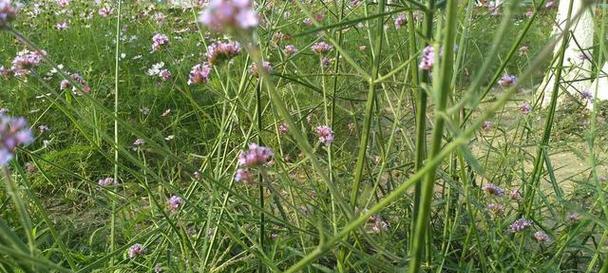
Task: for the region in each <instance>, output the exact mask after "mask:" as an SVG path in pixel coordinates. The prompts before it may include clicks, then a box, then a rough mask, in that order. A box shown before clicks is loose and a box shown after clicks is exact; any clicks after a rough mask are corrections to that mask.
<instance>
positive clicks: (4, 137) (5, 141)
mask: <svg viewBox="0 0 608 273" xmlns="http://www.w3.org/2000/svg"><path fill="white" fill-rule="evenodd" d="M33 141H34V137H33V136H32V131H31V130H30V127H29V126H28V124H27V121H26V120H25V118H22V117H9V116H5V115H4V114H2V115H0V165H6V164H7V163H8V162H9V161H11V159H13V155H14V152H15V149H16V148H17V146H19V145H28V144H30V143H32V142H33Z"/></svg>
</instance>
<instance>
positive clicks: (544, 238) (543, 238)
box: [533, 230, 551, 243]
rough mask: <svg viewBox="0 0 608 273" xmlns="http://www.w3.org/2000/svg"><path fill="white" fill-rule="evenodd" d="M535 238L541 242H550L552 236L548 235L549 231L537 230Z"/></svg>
mask: <svg viewBox="0 0 608 273" xmlns="http://www.w3.org/2000/svg"><path fill="white" fill-rule="evenodd" d="M533 237H534V240H536V241H537V242H539V243H546V242H549V241H550V240H551V238H549V235H547V233H545V232H544V231H540V230H539V231H537V232H534V235H533Z"/></svg>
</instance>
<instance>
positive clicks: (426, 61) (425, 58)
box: [418, 45, 435, 71]
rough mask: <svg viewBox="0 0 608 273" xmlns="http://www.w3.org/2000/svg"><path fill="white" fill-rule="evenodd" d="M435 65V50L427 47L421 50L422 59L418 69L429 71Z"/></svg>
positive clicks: (429, 46)
mask: <svg viewBox="0 0 608 273" xmlns="http://www.w3.org/2000/svg"><path fill="white" fill-rule="evenodd" d="M434 63H435V49H434V48H433V46H431V45H428V46H426V47H425V48H424V49H423V50H422V58H421V60H420V65H418V67H419V68H420V69H422V70H426V71H430V70H431V69H433V64H434Z"/></svg>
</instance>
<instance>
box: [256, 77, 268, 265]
mask: <svg viewBox="0 0 608 273" xmlns="http://www.w3.org/2000/svg"><path fill="white" fill-rule="evenodd" d="M258 67H259V68H260V70H262V69H263V66H258ZM261 81H262V78H260V80H259V82H258V84H257V86H256V89H255V97H256V101H257V104H256V119H257V123H258V144H259V145H263V142H262V130H263V129H264V128H263V127H262V126H263V122H262V83H261ZM258 186H259V190H260V197H259V198H260V208H262V211H261V212H260V238H258V239H259V242H260V249H261V250H262V252H263V251H264V245H265V241H266V239H265V238H266V231H265V222H266V220H265V215H264V212H263V210H264V177H263V175H262V174H261V173H260V174H259V175H258ZM263 271H264V268H263V265H262V264H261V263H260V268H259V270H258V272H263Z"/></svg>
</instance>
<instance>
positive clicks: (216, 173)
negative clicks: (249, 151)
mask: <svg viewBox="0 0 608 273" xmlns="http://www.w3.org/2000/svg"><path fill="white" fill-rule="evenodd" d="M349 2H350V1H308V2H307V3H302V2H300V1H296V3H290V2H289V1H257V4H256V8H257V11H258V13H259V14H260V16H261V18H263V21H264V22H266V23H264V24H262V25H261V26H260V27H258V28H257V29H256V30H255V32H254V33H253V34H254V35H251V36H246V35H245V36H238V35H235V36H233V37H230V35H226V34H218V33H212V32H210V31H209V30H208V29H206V27H205V26H202V25H197V24H196V16H197V13H198V11H199V10H200V8H196V9H194V10H180V9H174V8H170V7H169V6H168V5H166V4H162V3H148V2H147V1H141V2H135V1H122V6H121V9H120V10H121V12H120V16H121V17H120V20H121V21H120V24H118V22H117V16H118V15H119V13H118V6H117V5H115V4H114V3H112V7H113V8H114V10H113V13H112V15H111V16H109V17H105V18H104V17H101V16H99V15H98V14H97V10H98V9H99V6H97V5H95V4H94V3H89V2H86V1H77V0H74V1H72V3H70V5H69V6H68V7H67V8H65V9H64V10H63V11H62V9H61V8H60V7H59V6H58V5H57V4H56V3H55V2H54V1H53V2H48V3H46V2H45V3H46V4H45V5H43V6H41V7H40V9H41V11H42V12H41V13H40V14H39V15H37V16H35V17H34V16H31V15H29V12H31V11H32V9H33V6H32V3H27V4H26V5H25V7H24V8H23V9H22V10H21V11H20V13H19V16H18V18H17V20H16V21H14V22H13V24H12V25H11V28H10V29H6V30H4V31H0V41H3V42H4V43H3V46H2V47H0V66H2V65H3V66H5V67H10V65H11V64H10V62H11V60H12V59H13V57H14V56H15V54H16V53H17V52H19V51H21V50H23V49H25V48H28V47H30V48H31V47H34V46H35V47H39V48H42V49H44V50H46V51H47V52H48V59H47V60H46V61H45V63H44V64H42V65H41V66H39V67H37V68H35V69H34V72H33V73H32V75H30V76H28V77H26V78H15V77H8V78H6V79H4V78H1V77H0V84H1V86H2V91H3V92H1V93H0V107H4V108H7V109H9V110H10V111H9V112H8V113H9V114H10V115H15V116H25V117H27V119H28V120H29V121H30V124H31V126H32V130H34V131H35V135H36V141H35V142H34V143H33V144H32V145H29V146H27V147H23V148H19V149H18V151H16V153H17V156H16V159H15V160H13V161H12V162H11V164H10V165H9V166H7V171H8V175H6V176H5V181H4V183H3V184H5V185H6V187H2V189H0V272H154V269H155V267H157V266H158V267H160V268H162V270H163V271H162V272H404V271H406V270H408V267H409V272H599V271H600V270H601V269H602V267H604V269H605V267H606V264H607V259H606V254H605V251H606V241H607V239H608V237H607V235H608V233H606V231H605V230H606V229H605V227H606V224H607V223H606V220H605V219H606V213H608V210H607V209H606V208H607V205H608V203H606V201H605V197H604V195H605V190H606V184H605V174H604V173H605V172H606V171H608V168H607V167H606V160H608V156H607V155H608V152H607V151H606V148H605V147H604V146H605V145H602V143H604V142H605V141H606V139H605V138H606V137H605V132H607V131H608V124H607V122H606V113H605V112H606V111H605V109H604V108H605V107H604V106H605V105H604V103H603V102H595V103H596V104H597V105H598V106H600V107H597V108H596V109H595V110H593V111H589V110H585V109H584V107H583V105H581V102H580V101H579V100H571V101H569V102H568V103H565V104H564V105H563V107H561V108H559V109H555V110H547V109H540V108H534V109H533V110H532V112H531V113H529V114H524V113H521V112H520V111H519V109H518V108H519V106H520V105H521V104H522V103H523V102H524V101H527V102H530V104H532V105H534V103H533V102H534V100H535V98H534V95H535V94H533V91H532V90H535V88H536V87H537V86H538V85H539V84H540V82H541V81H542V79H543V77H544V75H545V73H546V71H547V68H548V66H549V65H550V64H551V61H552V51H551V50H550V48H549V46H550V44H551V43H552V42H556V43H557V46H558V47H559V46H560V44H561V43H560V41H561V40H560V39H561V38H563V37H562V36H559V35H558V36H557V37H553V38H551V37H550V34H551V33H550V32H551V30H552V28H553V20H554V16H555V12H556V11H555V10H544V9H543V10H540V11H539V13H538V15H537V16H536V17H534V18H533V19H529V18H527V17H525V16H524V15H523V13H525V11H526V10H527V9H528V8H530V7H531V6H530V3H529V1H527V2H526V1H507V2H508V3H512V2H524V3H523V4H522V6H516V7H513V9H512V10H511V12H509V11H508V9H510V6H509V5H506V6H505V7H504V8H503V10H502V15H500V16H491V15H490V13H489V12H488V10H487V9H486V8H481V7H475V5H474V4H469V3H468V1H452V0H448V1H447V3H445V5H443V4H442V3H441V1H438V2H437V3H436V4H438V7H439V8H437V9H433V14H434V16H433V17H432V18H431V17H428V21H427V23H429V24H430V25H427V26H426V27H424V26H423V25H424V24H425V22H424V20H422V19H421V20H417V21H415V22H412V20H411V19H413V18H414V17H417V16H418V13H419V12H420V11H418V10H419V9H423V8H424V7H425V6H427V4H429V3H430V2H433V3H434V1H433V0H429V1H422V2H421V3H423V4H422V5H416V4H414V2H413V1H392V2H398V3H387V2H388V1H382V0H380V1H376V2H372V1H363V2H366V3H364V4H361V5H359V6H356V7H352V6H350V4H349ZM536 2H539V3H537V4H541V3H540V2H544V1H536ZM416 3H417V2H416ZM108 4H110V3H108ZM270 4H272V5H270ZM434 4H435V3H434ZM431 6H432V7H434V5H431ZM448 10H451V11H452V13H450V14H448ZM410 11H411V12H415V13H416V14H413V13H412V14H409V12H410ZM156 12H162V13H163V14H164V15H166V16H167V17H166V20H165V22H164V23H162V24H159V23H157V22H156V21H155V19H154V17H153V16H154V14H155V13H156ZM285 12H288V13H289V14H290V16H285V15H284V14H285ZM401 12H405V13H406V14H408V18H410V21H408V23H407V25H405V26H403V27H402V28H400V29H396V28H395V26H394V24H393V21H394V17H395V16H396V15H397V14H399V13H401ZM81 13H84V14H91V18H90V19H86V18H85V17H86V16H80V14H81ZM319 13H322V14H324V19H323V20H322V21H319V22H317V21H315V22H314V24H313V26H305V25H304V24H303V23H302V21H303V20H304V18H307V17H310V16H313V15H315V14H319ZM604 13H605V11H604V10H602V9H598V10H597V12H596V17H595V20H596V24H597V30H596V36H597V37H596V40H597V43H596V44H597V49H594V64H596V67H598V66H599V67H601V64H603V62H604V60H605V54H603V50H605V49H604V40H603V39H600V38H599V37H604V36H603V34H604V30H603V29H604V25H605V23H606V22H605V16H604ZM429 14H430V13H429ZM423 15H424V14H423ZM423 17H424V16H423ZM63 20H68V21H69V25H70V26H69V28H68V29H66V30H63V31H59V30H56V29H55V27H54V26H55V24H56V23H58V22H60V21H63ZM530 20H533V21H532V22H531V23H530V25H529V26H528V25H527V24H528V22H530ZM430 26H432V28H431V27H430ZM117 30H120V32H119V33H117ZM279 32H280V33H283V34H287V35H289V36H290V39H287V40H284V41H277V40H276V39H275V38H276V37H278V36H277V33H279ZM155 33H164V34H167V35H168V36H169V38H170V44H169V45H168V46H167V47H166V48H163V49H162V50H160V51H157V52H151V44H152V40H151V39H152V36H153V35H154V34H155ZM117 34H118V36H119V37H120V43H119V45H118V47H117V45H116V42H115V37H116V36H117ZM19 35H23V36H22V37H23V38H22V39H21V41H20V40H19V39H18V37H19ZM273 37H275V38H273ZM23 39H26V40H27V41H23ZM227 39H232V40H237V39H238V40H240V41H241V43H242V45H243V48H242V52H241V53H240V54H239V55H238V56H237V57H235V58H234V59H232V60H231V61H229V62H224V63H221V64H219V65H216V66H215V67H214V71H213V73H212V76H211V79H210V81H209V82H208V83H206V84H199V85H188V84H187V81H188V73H189V71H190V69H191V68H192V66H194V65H195V64H198V63H202V62H203V61H204V58H205V53H206V51H207V45H209V44H210V43H211V42H213V41H216V40H227ZM318 41H325V42H328V43H330V44H332V45H333V48H334V49H333V50H332V51H331V52H329V53H327V54H326V55H325V56H326V57H328V58H330V59H331V60H332V61H331V64H330V65H329V66H326V67H323V66H321V65H320V58H321V57H320V56H317V55H315V54H314V53H313V52H312V51H311V49H310V46H311V45H312V44H313V43H316V42H318ZM245 42H252V45H251V46H245V45H246V44H245ZM287 44H293V45H295V46H296V47H297V48H298V53H297V54H295V55H293V56H286V55H285V54H284V53H283V51H282V49H283V47H284V46H285V45H287ZM427 44H431V45H433V46H435V49H436V50H437V52H439V51H442V50H441V48H446V47H447V48H449V45H451V44H454V45H456V46H454V47H453V48H452V49H453V50H445V51H444V52H443V53H442V54H437V56H439V55H441V57H438V59H437V60H436V63H435V66H434V69H433V71H432V72H431V73H429V74H428V75H426V73H424V72H422V71H421V70H420V69H419V68H418V62H419V60H420V52H421V51H422V48H424V46H426V45H427ZM522 45H527V46H528V47H529V51H528V53H527V54H519V53H518V50H517V49H519V48H520V47H521V46H522ZM361 46H365V48H364V49H361V48H360V47H361ZM117 49H118V50H117ZM122 54H124V57H122V56H121V55H122ZM450 56H453V58H449V57H450ZM262 59H264V60H269V61H270V62H271V63H272V65H273V72H272V73H271V74H270V75H265V74H263V75H262V76H261V78H257V77H254V76H251V75H250V74H249V73H248V67H249V65H250V64H252V63H260V61H261V60H262ZM159 62H163V63H164V67H165V68H167V69H169V70H170V71H171V73H172V78H171V79H170V80H168V81H164V82H163V81H161V80H160V78H158V77H152V76H149V75H147V74H146V71H147V70H148V69H149V68H150V67H152V65H154V64H156V63H159ZM55 64H61V65H62V66H63V71H64V74H67V75H69V74H71V73H79V74H80V75H82V76H83V78H84V79H85V80H86V81H87V83H88V84H89V85H90V86H91V90H92V91H91V93H89V94H84V95H82V94H72V92H71V90H69V89H68V90H65V91H61V90H60V89H59V83H60V82H61V80H63V79H64V78H63V76H64V75H61V74H62V73H55V74H53V75H50V74H48V73H50V71H51V70H52V69H53V66H54V65H55ZM503 67H504V69H503ZM504 73H509V74H515V75H517V76H518V78H519V80H518V84H517V85H516V86H514V87H512V88H501V87H499V86H498V84H497V83H496V80H497V79H496V77H495V76H499V77H500V76H502V75H503V74H504ZM594 73H597V72H596V71H594ZM563 84H567V83H563ZM116 90H118V94H116ZM422 94H425V96H426V98H424V99H422V98H423V97H425V96H423V95H422ZM115 99H116V101H115ZM421 105H425V106H426V110H425V111H423V112H420V111H419V110H420V109H421V108H420V107H421ZM143 109H148V110H149V112H148V110H146V111H144V110H143ZM169 109H170V112H168V110H169ZM165 113H166V114H165ZM417 113H418V115H417ZM115 116H116V117H117V118H115ZM551 116H553V120H551V119H550V117H551ZM486 120H490V121H492V123H493V125H492V128H490V129H487V130H486V129H480V127H481V126H482V123H483V122H484V121H486ZM547 121H548V122H547ZM282 123H286V124H288V125H289V133H288V134H282V133H280V132H279V125H280V124H282ZM40 125H47V126H48V127H49V128H50V131H48V132H44V133H41V132H38V129H37V128H38V126H40ZM318 125H329V126H331V127H332V129H333V131H334V132H335V136H336V139H335V142H333V143H332V144H331V145H323V144H321V143H319V140H318V137H317V136H316V134H315V131H314V130H315V127H316V126H318ZM422 125H424V126H422ZM417 126H418V127H417ZM421 126H422V127H421ZM115 128H116V131H115ZM136 139H143V140H144V141H145V144H143V145H141V146H139V147H134V146H133V142H134V141H135V140H136ZM252 142H256V143H263V144H264V145H265V146H267V147H270V148H272V150H273V151H274V159H273V162H272V164H270V165H269V166H266V167H264V168H263V171H260V175H259V176H256V182H255V183H254V184H253V185H247V184H244V183H239V182H235V181H234V174H235V171H236V169H237V165H238V162H237V161H238V156H239V153H240V151H241V150H244V149H246V148H247V145H248V144H249V143H252ZM116 143H117V145H115V144H116ZM417 155H418V156H417ZM115 156H116V159H117V160H115ZM535 166H536V167H535ZM114 176H115V177H116V180H117V181H118V182H119V185H118V186H110V187H101V186H99V185H98V184H97V181H98V180H99V179H102V178H105V177H114ZM9 177H10V179H8V178H9ZM488 183H493V184H496V185H498V186H500V187H501V188H503V189H505V190H506V191H507V193H506V194H505V196H503V197H496V196H491V195H488V194H487V193H484V191H483V189H482V186H483V185H485V184H488ZM416 185H420V186H419V189H420V191H419V192H416V190H415V188H416ZM514 189H520V190H521V191H522V198H523V199H521V200H513V199H510V197H509V191H510V190H514ZM418 194H419V196H420V197H421V198H420V199H418V198H416V195H418ZM172 195H178V196H180V197H182V198H183V199H184V206H183V207H182V208H180V209H179V210H178V211H177V212H172V211H170V210H169V208H168V205H167V200H168V198H169V197H170V196H172ZM416 202H421V203H419V204H417V203H416ZM488 204H498V205H500V206H502V207H503V209H504V212H503V213H502V214H501V215H493V214H492V213H491V211H490V210H489V209H488V208H487V206H488ZM417 209H419V211H415V210H417ZM571 213H577V214H578V215H580V219H578V220H577V221H570V220H568V219H567V218H568V215H570V214H571ZM521 217H525V218H527V219H530V220H532V221H533V222H534V224H533V225H532V227H530V228H529V229H527V230H525V231H524V232H521V233H511V232H510V231H509V226H510V225H511V223H513V221H515V220H516V219H519V218H521ZM416 219H417V220H416ZM383 223H385V224H386V226H383V225H382V224H383ZM415 224H418V228H414V226H415ZM374 228H376V229H374ZM536 231H544V232H545V233H547V234H548V235H549V237H550V238H551V239H550V241H549V242H544V243H542V242H541V243H539V242H537V241H535V240H534V238H533V234H534V232H536ZM135 243H140V244H142V245H144V247H145V249H146V251H145V254H144V255H141V256H138V257H136V258H133V259H131V258H129V257H128V254H127V249H128V248H129V247H131V246H132V245H133V244H135Z"/></svg>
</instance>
